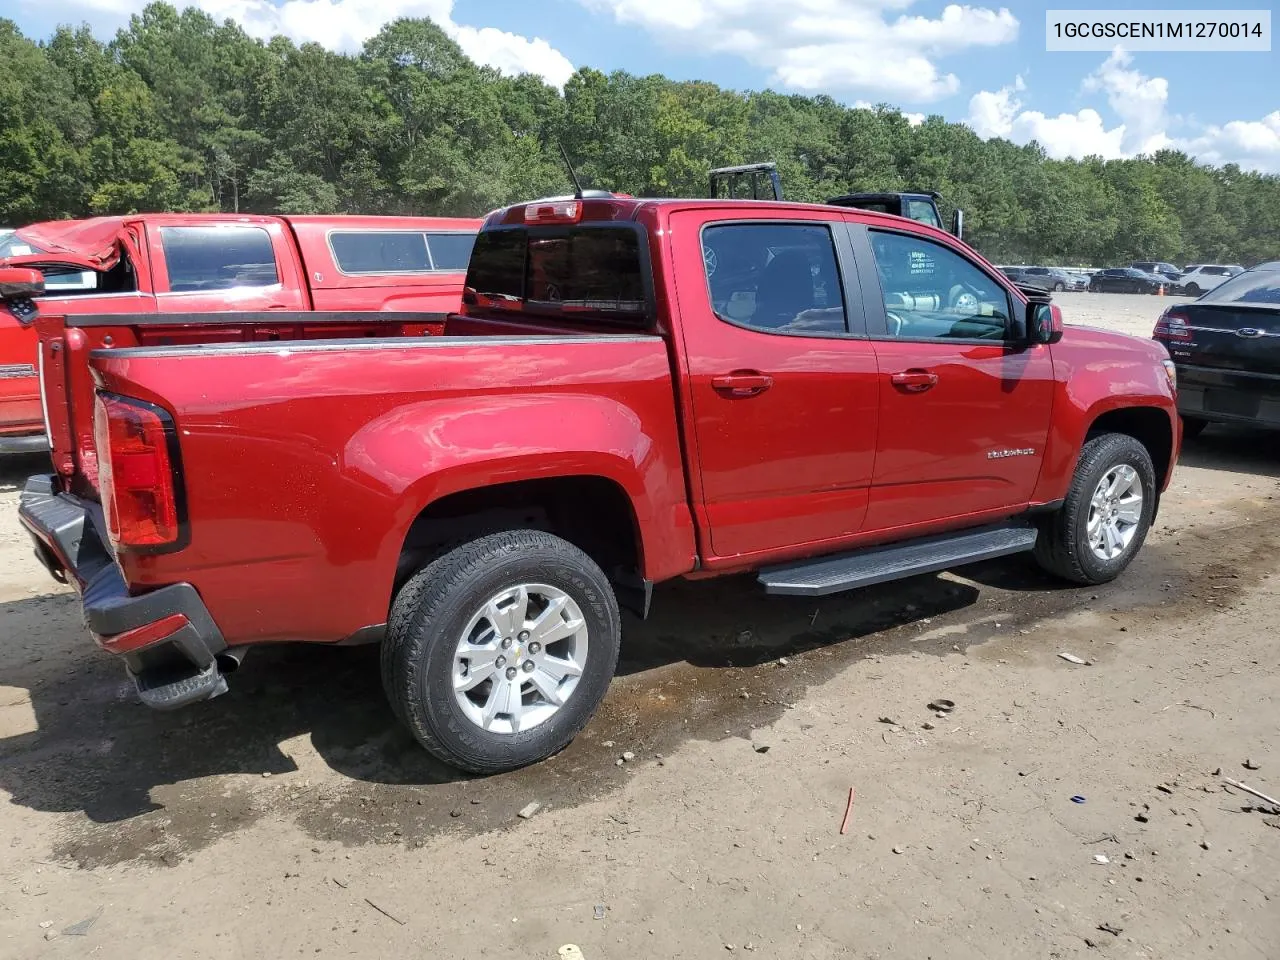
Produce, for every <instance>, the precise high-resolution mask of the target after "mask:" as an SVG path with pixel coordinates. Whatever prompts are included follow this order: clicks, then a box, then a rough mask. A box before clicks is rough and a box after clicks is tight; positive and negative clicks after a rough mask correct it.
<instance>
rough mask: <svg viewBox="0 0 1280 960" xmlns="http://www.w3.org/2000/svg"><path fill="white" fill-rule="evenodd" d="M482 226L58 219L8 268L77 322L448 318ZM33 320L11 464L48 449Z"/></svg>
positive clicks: (12, 427)
mask: <svg viewBox="0 0 1280 960" xmlns="http://www.w3.org/2000/svg"><path fill="white" fill-rule="evenodd" d="M480 223H481V221H479V220H468V219H447V218H439V217H344V216H333V217H292V216H289V217H259V216H239V215H232V214H151V213H147V214H137V215H133V216H125V217H98V218H95V219H91V220H58V221H51V222H48V223H37V224H33V225H31V226H29V227H24V228H22V229H20V230H17V231H15V232H14V233H13V234H11V235H9V236H8V237H7V238H6V239H5V243H4V247H3V249H2V250H0V270H3V269H6V268H7V269H11V270H12V269H35V270H37V271H39V273H40V275H41V276H42V278H43V289H42V290H35V289H33V290H30V291H28V297H29V298H34V301H35V304H36V306H37V307H38V309H39V310H41V311H42V312H45V313H56V314H60V315H64V316H93V315H114V314H122V313H130V314H136V313H162V312H163V313H168V314H177V315H182V314H205V313H211V312H219V311H227V310H235V311H239V312H240V313H241V314H243V316H242V318H241V321H240V322H241V323H245V322H250V321H251V315H252V314H254V313H258V314H262V315H264V316H266V315H269V314H274V313H275V312H277V311H281V312H285V313H298V312H304V311H305V312H308V313H310V314H312V316H311V317H309V318H308V321H307V322H311V323H314V322H327V320H328V319H329V318H328V315H329V314H333V313H339V312H346V311H352V310H362V311H370V310H394V311H401V312H412V313H421V314H443V313H445V312H448V311H450V310H456V309H457V308H458V305H459V303H460V301H461V297H462V280H463V276H464V274H465V272H466V268H467V259H468V258H469V257H470V255H471V245H472V243H473V242H474V241H475V234H476V231H477V230H478V229H479V226H480ZM8 302H9V303H10V304H13V303H16V302H18V301H17V300H16V299H14V298H12V297H11V298H10V300H9V301H8ZM23 319H24V318H23V317H22V316H21V315H20V314H19V313H16V312H15V311H14V309H13V308H12V307H11V308H10V309H9V310H8V311H6V312H4V313H0V453H6V452H8V453H13V452H23V451H38V450H44V449H47V447H48V443H47V441H46V439H45V426H44V423H43V421H42V418H41V413H40V390H39V378H38V376H37V370H36V336H35V332H34V331H33V330H30V329H27V328H25V327H24V326H23V323H22V320H23ZM339 320H340V318H339ZM187 325H189V324H177V325H176V326H187ZM431 325H434V326H435V327H436V328H438V326H439V324H438V320H431V321H429V322H428V326H431ZM333 329H335V330H336V329H338V328H337V327H334V328H333ZM272 330H273V332H272V333H271V334H270V335H271V336H279V335H280V328H279V326H278V325H276V326H273V328H272ZM348 332H349V328H348ZM236 335H237V336H240V334H236ZM173 336H174V337H175V338H177V339H181V336H182V334H181V333H180V331H177V330H175V332H174V334H173ZM250 339H252V337H250Z"/></svg>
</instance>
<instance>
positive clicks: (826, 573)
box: [759, 524, 1037, 597]
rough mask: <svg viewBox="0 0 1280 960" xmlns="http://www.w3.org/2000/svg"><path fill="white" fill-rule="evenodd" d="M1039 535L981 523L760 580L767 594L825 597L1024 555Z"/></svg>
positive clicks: (793, 566)
mask: <svg viewBox="0 0 1280 960" xmlns="http://www.w3.org/2000/svg"><path fill="white" fill-rule="evenodd" d="M1036 533H1037V531H1036V528H1035V527H1032V526H1029V525H1026V524H1019V525H1012V526H1011V525H1002V526H998V527H979V528H977V529H974V530H966V531H963V532H961V533H948V534H944V535H942V536H937V537H922V538H921V539H919V540H908V541H906V542H905V543H895V544H890V545H888V546H884V547H870V548H868V549H866V550H855V551H853V552H852V553H838V554H833V555H832V556H828V557H819V558H818V559H816V560H804V561H801V562H799V563H787V564H781V565H779V566H776V567H765V568H764V569H763V570H761V571H760V576H759V580H760V582H761V583H762V584H763V585H764V589H765V593H771V594H779V595H783V596H792V597H823V596H826V595H827V594H829V593H839V592H840V591H842V590H853V589H856V588H858V587H869V586H871V585H872V584H876V583H886V582H888V581H890V580H901V579H902V578H903V577H913V576H915V575H916V574H919V573H934V572H936V571H938V570H948V569H950V568H951V567H958V566H961V565H962V564H966V563H976V562H977V561H979V560H991V559H992V558H994V557H1003V556H1007V555H1009V554H1011V553H1022V552H1023V551H1026V550H1030V549H1032V548H1033V547H1034V546H1035V545H1036Z"/></svg>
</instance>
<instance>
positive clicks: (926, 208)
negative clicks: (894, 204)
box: [907, 200, 942, 230]
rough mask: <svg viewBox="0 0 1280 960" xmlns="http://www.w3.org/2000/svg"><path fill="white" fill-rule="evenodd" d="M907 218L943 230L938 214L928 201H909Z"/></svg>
mask: <svg viewBox="0 0 1280 960" xmlns="http://www.w3.org/2000/svg"><path fill="white" fill-rule="evenodd" d="M907 216H908V217H910V218H911V219H912V220H919V221H920V222H921V223H927V224H929V225H930V226H931V227H937V228H938V229H939V230H941V229H942V224H941V223H940V222H939V221H938V212H937V210H936V209H935V208H934V206H933V204H932V203H930V202H929V201H928V200H908V201H907Z"/></svg>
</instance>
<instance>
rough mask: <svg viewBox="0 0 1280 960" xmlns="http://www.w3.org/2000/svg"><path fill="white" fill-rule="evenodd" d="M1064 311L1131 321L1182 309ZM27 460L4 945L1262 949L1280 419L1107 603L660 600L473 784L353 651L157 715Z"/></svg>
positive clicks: (1117, 303) (683, 591)
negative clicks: (602, 682) (566, 739)
mask: <svg viewBox="0 0 1280 960" xmlns="http://www.w3.org/2000/svg"><path fill="white" fill-rule="evenodd" d="M1060 301H1061V302H1062V303H1063V304H1064V307H1065V308H1066V310H1067V313H1068V316H1069V318H1070V319H1072V320H1080V321H1083V322H1090V323H1102V324H1105V325H1108V326H1112V327H1116V328H1120V329H1126V330H1129V331H1130V332H1133V333H1138V334H1141V335H1144V336H1145V335H1149V332H1150V329H1151V325H1152V323H1153V322H1154V318H1155V316H1156V314H1157V313H1158V312H1159V310H1160V309H1161V308H1162V307H1163V306H1165V305H1166V304H1167V303H1168V302H1169V301H1168V300H1158V299H1156V298H1145V297H1126V296H1118V295H1111V296H1105V295H1088V294H1076V295H1071V294H1066V295H1063V296H1062V297H1060ZM41 466H42V465H41V463H40V461H39V460H38V459H33V458H28V459H25V460H14V461H10V462H7V463H5V464H3V466H0V637H2V638H3V643H2V644H0V797H2V798H3V800H4V801H5V802H4V803H3V805H0V853H2V856H0V957H5V958H9V957H13V958H31V957H41V958H43V957H50V958H59V957H89V956H92V957H99V958H124V957H128V958H130V960H182V958H258V957H264V958H266V957H271V958H275V957H289V956H295V955H296V956H312V955H320V956H340V957H370V958H373V957H426V958H433V960H434V958H454V957H457V958H467V960H473V958H477V957H487V958H556V957H557V956H559V955H564V954H558V950H559V948H561V947H562V946H563V945H565V944H570V943H572V944H577V945H578V946H579V947H580V948H581V951H582V954H583V956H585V957H586V958H587V960H604V958H634V957H652V958H668V957H681V958H685V957H688V958H702V957H718V956H724V955H725V954H726V953H730V952H731V953H734V954H738V955H742V954H750V955H754V956H761V957H772V958H827V957H850V958H860V960H865V958H890V957H893V958H911V960H923V958H927V957H933V958H944V957H945V958H947V960H965V958H983V960H988V958H1005V957H1008V958H1058V957H1061V958H1067V957H1089V956H1095V955H1096V956H1112V957H1125V958H1174V957H1176V958H1178V960H1185V958H1197V957H1225V958H1233V960H1250V958H1276V957H1280V829H1278V828H1280V817H1277V816H1271V815H1266V814H1264V813H1260V812H1257V811H1246V810H1245V808H1247V807H1252V806H1253V804H1254V803H1255V802H1260V801H1254V800H1253V798H1251V797H1250V796H1248V795H1247V794H1245V793H1242V792H1240V791H1238V790H1233V789H1228V788H1225V787H1224V784H1223V778H1224V777H1233V778H1235V779H1237V780H1241V781H1243V782H1245V783H1247V784H1250V785H1252V786H1254V787H1256V788H1258V789H1260V790H1262V791H1264V792H1266V793H1269V794H1271V795H1273V796H1274V795H1277V794H1280V751H1278V750H1277V733H1278V732H1280V726H1278V724H1280V720H1278V718H1280V644H1277V641H1276V636H1277V628H1278V627H1280V577H1278V576H1277V573H1278V571H1277V565H1276V556H1277V554H1276V549H1277V545H1278V544H1280V499H1277V496H1278V495H1280V482H1278V480H1277V478H1278V477H1280V445H1278V444H1277V442H1276V439H1275V438H1274V437H1270V436H1265V435H1259V434H1253V433H1245V432H1231V431H1226V430H1219V429H1210V430H1209V431H1208V432H1207V433H1206V434H1205V435H1204V436H1203V437H1202V438H1201V439H1199V440H1197V441H1194V442H1192V443H1190V444H1189V445H1188V447H1187V449H1186V451H1185V453H1184V456H1183V460H1182V463H1181V464H1180V466H1179V469H1178V472H1177V475H1176V479H1175V481H1174V484H1173V487H1172V489H1171V490H1170V492H1169V494H1168V496H1167V497H1166V499H1165V501H1164V503H1163V506H1162V509H1161V514H1160V518H1159V521H1158V526H1157V529H1156V530H1155V531H1154V532H1153V534H1152V536H1151V538H1150V540H1149V542H1148V545H1147V547H1146V549H1145V550H1144V551H1143V553H1142V554H1141V556H1140V557H1139V558H1138V560H1137V562H1136V563H1135V564H1134V566H1132V567H1131V568H1130V570H1129V571H1128V572H1127V573H1126V575H1125V576H1124V577H1123V578H1122V579H1121V580H1120V581H1118V582H1116V583H1114V584H1111V585H1109V586H1106V587H1102V588H1096V589H1066V588H1063V587H1061V586H1060V585H1058V584H1056V583H1054V582H1052V581H1050V580H1048V579H1047V578H1045V577H1044V576H1042V575H1040V574H1039V573H1038V572H1036V571H1035V570H1034V569H1033V568H1032V566H1031V564H1030V563H1029V561H1028V560H1027V559H1025V558H1013V559H1010V560H1007V561H1001V562H996V563H989V564H983V565H978V566H974V567H968V568H965V569H963V570H961V571H959V572H957V573H954V574H946V575H941V576H932V575H931V576H924V577H919V578H916V579H913V580H909V581H906V582H903V583H900V584H896V585H891V586H887V587H884V588H875V589H870V590H866V591H862V592H859V593H853V594H847V595H844V596H839V597H832V598H828V599H824V600H822V601H821V602H812V601H803V600H794V599H793V600H788V599H768V600H766V599H765V598H763V597H762V596H761V595H759V594H758V593H757V591H756V589H755V588H754V586H753V583H752V581H751V580H749V579H737V580H727V581H720V582H706V583H700V584H675V585H669V586H665V587H662V588H660V589H659V590H658V592H657V596H656V598H655V604H654V607H655V614H654V616H653V618H652V619H651V620H649V621H648V622H646V623H639V622H637V621H635V620H630V621H628V622H627V624H626V632H625V641H624V649H623V664H622V669H621V676H620V677H619V678H618V679H617V680H616V681H615V682H614V684H613V686H612V688H611V690H610V693H609V696H608V698H607V700H606V702H605V705H604V707H603V709H602V711H601V712H600V714H599V715H598V716H597V717H596V719H595V720H594V721H593V722H592V723H591V725H590V726H589V727H588V728H587V730H586V731H585V732H584V734H583V735H582V736H581V737H580V738H579V739H578V741H577V742H576V743H574V744H573V746H571V747H570V748H569V749H568V750H566V751H565V752H564V753H563V754H561V755H560V756H558V757H555V758H553V759H552V760H550V761H547V762H546V763H543V764H541V765H539V766H537V767H534V768H531V769H528V770H524V771H521V772H517V773H513V774H509V775H505V776H500V777H495V778H491V779H470V778H462V777H459V776H458V775H456V774H454V773H452V772H451V771H449V770H447V769H444V768H441V767H440V766H437V765H435V764H434V763H433V762H431V761H430V760H429V759H427V757H426V756H425V755H424V754H423V753H422V752H421V751H420V750H418V749H417V748H416V746H415V745H414V744H413V743H412V741H411V740H410V738H409V737H408V735H407V734H405V733H404V732H403V731H402V730H401V729H400V728H399V727H398V726H397V725H396V723H395V722H394V720H393V718H392V715H391V712H390V710H389V708H388V707H387V706H386V704H385V703H384V701H383V699H382V696H381V692H380V689H379V686H378V679H377V671H376V651H374V650H372V649H369V648H348V649H328V650H315V649H298V648H287V649H276V650H263V651H259V652H255V653H254V654H253V655H251V656H250V657H249V658H248V659H247V660H246V661H245V664H244V666H243V667H242V669H241V670H240V671H239V672H238V673H237V674H236V675H235V676H233V677H232V678H231V692H230V693H229V694H227V695H226V696H224V697H222V698H220V699H218V700H215V701H212V702H209V703H205V704H201V705H199V706H197V707H193V708H190V709H188V710H186V711H183V712H179V713H175V714H157V713H152V712H150V711H148V710H146V709H145V708H143V707H141V706H138V705H137V704H136V703H135V702H134V698H133V695H132V692H131V690H130V687H129V685H128V684H127V683H126V681H125V678H124V676H123V675H122V671H121V670H120V668H119V667H118V666H117V665H116V664H115V663H112V662H110V661H109V660H108V659H107V658H106V656H105V655H100V654H99V653H97V652H96V650H95V648H94V647H93V645H92V643H91V642H90V641H89V640H88V639H87V637H86V635H85V634H84V633H83V631H82V629H81V626H80V622H79V614H78V607H77V603H76V600H75V599H74V597H73V595H71V594H70V593H68V592H67V591H66V590H65V589H63V588H59V587H58V586H57V585H56V584H54V583H53V582H52V581H51V580H50V579H49V578H48V577H47V576H46V575H45V574H44V573H43V571H42V570H41V569H40V568H39V567H38V566H37V564H36V562H35V560H34V559H33V558H32V557H31V554H30V552H29V548H28V545H27V543H26V542H25V539H24V537H23V536H22V535H21V533H20V530H19V526H18V523H17V520H16V517H15V510H14V507H15V503H16V500H17V493H16V491H17V489H18V487H19V486H20V483H21V478H23V477H24V476H25V475H26V474H27V473H30V472H35V471H37V470H39V469H40V468H41ZM1062 652H1068V653H1072V654H1074V655H1076V656H1077V657H1080V658H1082V659H1086V660H1088V661H1090V662H1091V663H1090V665H1076V664H1073V663H1069V662H1067V661H1065V660H1063V659H1061V658H1060V657H1059V654H1060V653H1062ZM938 698H946V699H949V700H952V701H954V702H955V704H956V706H955V709H954V712H952V713H951V714H949V715H946V716H937V715H935V714H934V713H932V712H930V711H929V710H928V709H927V704H928V703H929V702H930V701H933V700H936V699H938ZM890 721H892V722H890ZM624 752H630V753H633V754H634V759H632V760H631V761H629V762H624V763H619V761H620V760H621V757H622V754H623V753H624ZM1246 761H1248V764H1249V769H1246V767H1245V766H1244V764H1245V762H1246ZM1253 767H1257V768H1258V769H1252V768H1253ZM1219 769H1220V772H1219ZM851 789H852V790H853V797H854V799H853V805H852V813H851V816H850V820H849V829H848V832H847V834H845V835H843V836H842V835H841V834H840V824H841V820H842V817H843V816H844V814H845V809H846V804H847V802H848V800H849V797H850V791H851ZM1075 798H1081V800H1082V802H1073V800H1074V799H1075ZM530 803H538V804H540V805H541V806H540V808H539V809H538V810H537V812H536V813H535V814H534V815H533V816H532V817H531V818H529V819H521V818H519V817H518V816H517V811H519V810H521V808H524V807H525V806H526V805H527V804H530Z"/></svg>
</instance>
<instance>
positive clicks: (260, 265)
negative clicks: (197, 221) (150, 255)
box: [160, 226, 280, 293]
mask: <svg viewBox="0 0 1280 960" xmlns="http://www.w3.org/2000/svg"><path fill="white" fill-rule="evenodd" d="M160 243H161V244H162V245H163V247H164V259H165V263H166V265H167V266H168V270H169V289H170V290H172V291H174V292H175V293H185V292H191V291H203V290H230V289H232V288H234V287H269V286H271V285H273V284H276V283H279V282H280V275H279V274H278V273H277V272H276V256H275V253H274V251H273V250H272V249H271V236H270V235H269V234H268V233H267V231H266V230H263V229H262V228H261V227H240V226H235V227H161V228H160Z"/></svg>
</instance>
